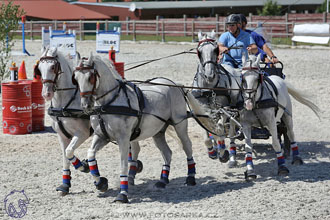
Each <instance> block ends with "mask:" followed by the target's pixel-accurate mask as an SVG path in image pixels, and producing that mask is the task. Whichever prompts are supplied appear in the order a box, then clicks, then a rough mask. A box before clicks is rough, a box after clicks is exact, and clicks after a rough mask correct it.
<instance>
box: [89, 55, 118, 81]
mask: <svg viewBox="0 0 330 220" xmlns="http://www.w3.org/2000/svg"><path fill="white" fill-rule="evenodd" d="M92 61H93V62H94V64H95V69H96V70H97V71H98V72H99V73H100V72H110V73H111V74H112V75H113V77H114V78H115V79H117V80H120V81H121V80H122V78H121V76H120V75H119V73H118V72H117V70H116V68H115V67H114V65H113V63H112V61H110V60H108V59H103V58H101V57H100V56H92Z"/></svg>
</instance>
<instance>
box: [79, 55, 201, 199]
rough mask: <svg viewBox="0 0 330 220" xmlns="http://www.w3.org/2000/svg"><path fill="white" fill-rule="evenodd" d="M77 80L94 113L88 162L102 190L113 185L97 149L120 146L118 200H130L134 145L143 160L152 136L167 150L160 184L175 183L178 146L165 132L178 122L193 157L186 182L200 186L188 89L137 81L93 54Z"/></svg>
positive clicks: (185, 147) (87, 106) (159, 80)
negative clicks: (173, 160)
mask: <svg viewBox="0 0 330 220" xmlns="http://www.w3.org/2000/svg"><path fill="white" fill-rule="evenodd" d="M73 81H74V82H75V83H77V84H78V85H79V87H80V90H81V104H82V107H83V108H84V109H85V111H87V112H90V113H91V114H92V116H91V123H92V126H93V128H94V130H95V133H94V136H93V141H92V145H91V147H90V149H89V150H88V163H89V166H90V170H91V174H92V175H93V178H94V180H95V182H94V183H95V185H96V187H97V189H99V190H102V191H105V190H107V179H106V178H105V177H101V176H100V173H99V170H98V167H97V162H96V158H95V156H96V151H97V150H98V149H100V148H102V147H103V146H105V145H106V144H107V143H109V141H116V142H117V143H118V145H119V150H120V158H121V171H120V181H121V182H120V192H119V193H118V195H117V197H116V199H115V201H117V202H123V203H127V202H128V198H127V195H128V181H129V177H131V178H134V174H133V175H131V172H130V171H129V169H128V161H127V159H128V158H127V157H128V150H129V147H130V145H131V148H132V156H133V160H136V159H137V155H138V153H139V149H140V147H139V146H138V141H140V140H144V139H146V138H148V137H152V138H153V140H154V142H155V144H156V146H157V147H158V148H159V150H160V151H161V154H162V156H163V159H164V165H163V169H162V172H161V178H160V181H158V182H157V183H156V187H160V188H164V187H165V186H166V184H168V183H169V179H168V176H169V171H170V164H171V155H172V151H171V150H170V148H169V146H168V145H167V143H166V140H165V131H166V129H167V127H168V126H169V125H172V126H173V127H174V129H175V131H176V133H177V135H178V137H179V139H180V141H181V143H182V146H183V150H184V151H185V153H186V156H187V164H188V177H187V178H186V184H188V185H195V184H196V183H195V162H194V159H193V157H192V145H191V141H190V139H189V137H188V131H187V125H188V123H187V111H186V101H185V97H184V92H183V90H182V89H180V88H174V87H169V86H160V85H151V84H148V83H146V84H142V85H140V86H139V87H137V86H136V85H135V84H132V83H130V82H126V81H125V80H122V79H121V77H120V76H119V75H118V73H117V72H116V71H115V69H114V67H113V65H112V63H111V62H110V61H109V60H102V59H101V58H100V57H99V56H93V55H92V54H91V55H90V57H89V58H85V59H82V60H81V62H80V64H79V65H78V66H77V67H76V70H75V72H74V78H73ZM150 82H151V83H162V84H170V85H175V84H174V83H173V82H172V81H170V80H168V79H165V78H157V79H154V80H150Z"/></svg>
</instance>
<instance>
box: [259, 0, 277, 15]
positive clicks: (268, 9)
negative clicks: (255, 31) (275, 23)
mask: <svg viewBox="0 0 330 220" xmlns="http://www.w3.org/2000/svg"><path fill="white" fill-rule="evenodd" d="M281 8H282V6H281V5H277V2H276V1H275V2H273V0H267V2H266V3H265V5H264V7H263V8H262V10H261V11H260V10H259V9H258V10H257V11H258V15H262V16H271V15H282V11H281Z"/></svg>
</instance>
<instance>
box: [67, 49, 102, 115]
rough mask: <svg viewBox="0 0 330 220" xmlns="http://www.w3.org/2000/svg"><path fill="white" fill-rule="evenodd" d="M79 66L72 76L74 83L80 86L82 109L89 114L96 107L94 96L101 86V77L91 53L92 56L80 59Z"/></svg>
mask: <svg viewBox="0 0 330 220" xmlns="http://www.w3.org/2000/svg"><path fill="white" fill-rule="evenodd" d="M76 62H77V66H76V68H75V70H74V72H73V75H72V83H73V84H74V85H77V86H79V89H80V97H81V107H82V108H83V109H84V111H86V112H89V111H91V110H92V108H93V107H94V102H95V99H94V96H93V95H95V93H96V89H97V88H98V86H99V84H100V83H99V78H100V75H99V73H98V71H97V70H96V65H95V63H94V56H93V54H92V53H90V56H89V57H88V58H87V57H83V58H82V59H78V60H77V61H76Z"/></svg>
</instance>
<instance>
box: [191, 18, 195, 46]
mask: <svg viewBox="0 0 330 220" xmlns="http://www.w3.org/2000/svg"><path fill="white" fill-rule="evenodd" d="M191 42H193V43H194V42H195V21H194V20H192V21H191Z"/></svg>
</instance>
